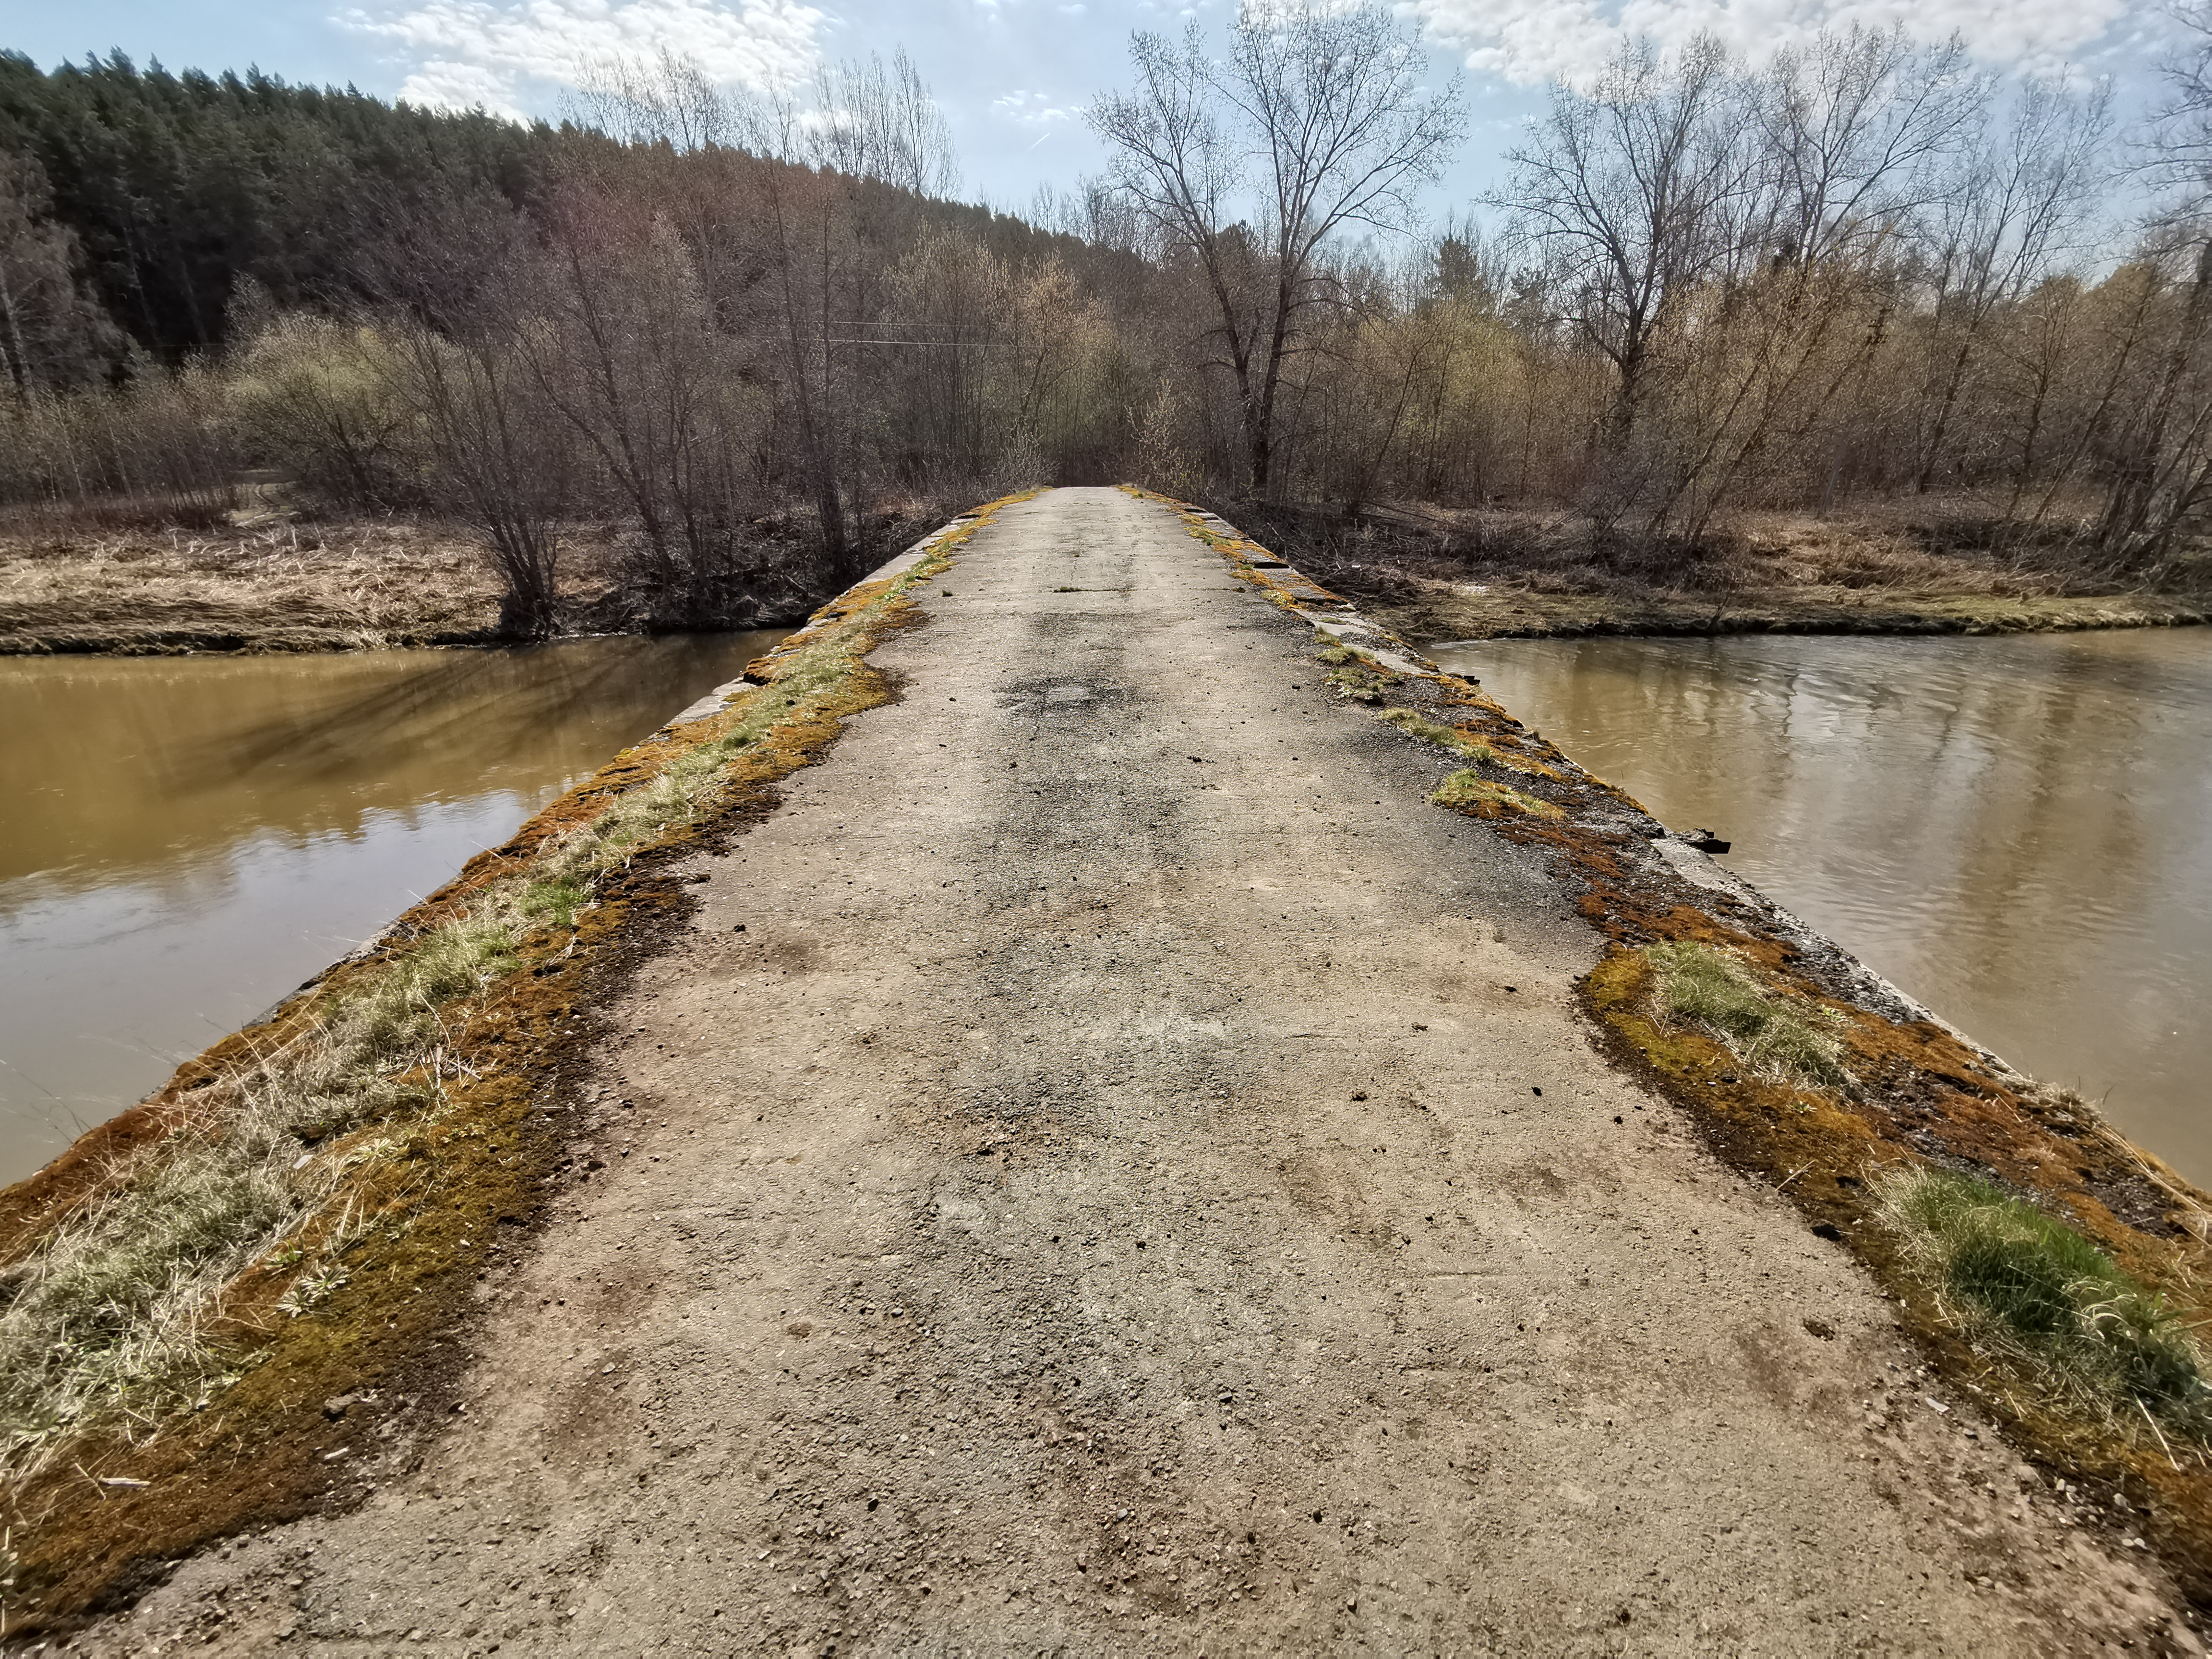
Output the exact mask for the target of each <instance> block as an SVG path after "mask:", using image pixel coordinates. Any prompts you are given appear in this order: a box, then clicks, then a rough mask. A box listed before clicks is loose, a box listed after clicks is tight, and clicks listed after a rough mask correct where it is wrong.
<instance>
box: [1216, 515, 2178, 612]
mask: <svg viewBox="0 0 2212 1659" xmlns="http://www.w3.org/2000/svg"><path fill="white" fill-rule="evenodd" d="M1981 505H1982V504H1980V503H1978V502H1976V501H1970V500H1953V499H1942V498H1938V499H1936V500H1933V501H1930V500H1928V499H1926V498H1916V499H1914V500H1911V501H1904V502H1899V503H1888V504H1883V505H1880V506H1876V507H1867V508H1863V509H1859V510H1856V511H1853V512H1850V513H1837V514H1835V515H1833V516H1832V517H1827V518H1820V517H1815V516H1814V515H1812V514H1809V513H1759V514H1748V515H1746V516H1745V517H1743V518H1742V519H1741V520H1739V521H1738V522H1737V523H1736V524H1735V525H1734V526H1731V527H1730V528H1729V530H1728V531H1727V532H1725V533H1723V534H1719V535H1717V536H1716V537H1715V538H1713V539H1712V540H1711V542H1710V543H1709V544H1706V545H1704V546H1701V547H1699V548H1694V549H1692V548H1686V547H1682V546H1679V545H1670V544H1653V543H1650V542H1644V541H1638V540H1635V539H1633V538H1626V537H1621V536H1615V535H1610V534H1607V533H1603V532H1600V531H1599V530H1598V529H1596V528H1595V526H1592V525H1591V524H1590V523H1589V520H1587V519H1585V518H1583V517H1581V516H1578V515H1576V514H1571V513H1564V512H1559V511H1534V510H1525V509H1515V508H1504V507H1496V508H1462V509H1443V508H1434V507H1376V508H1370V509H1367V510H1364V511H1363V512H1361V513H1358V514H1355V515H1353V516H1352V517H1350V518H1345V517H1342V516H1328V515H1322V514H1320V513H1312V512H1308V511H1304V510H1300V509H1297V508H1293V507H1284V506H1279V505H1272V504H1270V505H1262V504H1255V503H1249V502H1247V503H1237V504H1235V505H1225V506H1224V507H1222V509H1221V510H1222V511H1223V512H1224V513H1227V514H1228V515H1229V516H1230V517H1231V518H1233V519H1236V520H1237V521H1238V522H1240V523H1243V524H1246V525H1247V526H1249V527H1250V528H1251V529H1252V530H1253V532H1254V533H1255V534H1258V535H1261V536H1263V537H1267V538H1270V539H1272V540H1273V543H1274V544H1275V545H1276V546H1277V547H1278V549H1279V550H1280V551H1281V552H1282V553H1283V555H1284V556H1285V557H1287V558H1291V559H1294V560H1296V561H1297V564H1298V566H1299V568H1302V569H1304V571H1306V572H1307V573H1308V574H1310V575H1311V576H1312V577H1313V578H1314V579H1315V580H1317V581H1320V582H1323V583H1325V584H1327V585H1328V586H1329V587H1330V588H1331V589H1332V590H1334V591H1335V592H1340V593H1342V594H1344V595H1346V597H1347V598H1351V599H1356V600H1358V603H1359V604H1360V605H1361V606H1362V608H1363V609H1364V610H1365V611H1366V612H1367V614H1368V615H1369V616H1370V617H1374V618H1375V619H1376V621H1378V622H1380V623H1383V625H1384V626H1386V627H1389V628H1391V629H1395V630H1396V631H1397V632H1398V633H1400V634H1401V635H1404V636H1405V637H1407V638H1408V639H1413V640H1419V641H1428V642H1441V641H1452V640H1482V639H1500V638H1512V637H1545V636H1553V635H1587V634H1692V635H1708V634H1737V633H1792V634H2001V633H2030V632H2058V631H2064V630H2069V629H2090V628H2137V627H2171V626H2178V625H2185V624H2193V623H2204V622H2207V621H2212V556H2208V554H2207V552H2206V550H2203V549H2195V550H2191V552H2190V553H2189V555H2188V556H2185V557H2184V558H2181V559H2179V560H2176V561H2174V562H2172V563H2171V564H2169V565H2167V566H2166V567H2163V568H2160V569H2158V570H2156V571H2153V572H2145V573H2131V574H2130V573H2122V572H2116V571H2112V570H2109V569H2103V568H2099V567H2098V566H2097V565H2096V563H2095V562H2094V561H2093V559H2092V558H2091V557H2090V556H2089V555H2088V554H2087V552H2086V551H2084V550H2082V549H2081V547H2080V546H2079V545H2077V544H2076V543H2075V542H2074V541H2071V540H2069V538H2068V537H2067V536H2066V535H2065V534H2063V533H2062V532H2059V531H2057V530H2046V531H2044V532H2038V533H2037V534H2036V535H2033V536H2029V535H2027V534H2026V533H2025V532H2018V533H2015V532H2007V531H2006V530H2005V529H2004V527H2003V526H1999V525H1993V524H1991V523H1990V522H1989V521H1988V520H1987V519H1986V517H1985V516H1977V514H1978V512H1979V511H1980V509H1981Z"/></svg>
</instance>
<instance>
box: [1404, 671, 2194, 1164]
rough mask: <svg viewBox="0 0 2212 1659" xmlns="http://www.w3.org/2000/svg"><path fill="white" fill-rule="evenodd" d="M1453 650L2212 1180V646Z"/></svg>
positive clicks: (1619, 774) (1658, 805)
mask: <svg viewBox="0 0 2212 1659" xmlns="http://www.w3.org/2000/svg"><path fill="white" fill-rule="evenodd" d="M1434 654H1435V655H1436V656H1437V659H1438V660H1439V661H1440V662H1443V663H1444V664H1446V665H1448V666H1449V667H1451V668H1452V669H1453V670H1454V671H1457V672H1460V673H1463V674H1468V675H1472V676H1474V677H1477V678H1480V679H1481V681H1482V683H1483V688H1484V690H1487V691H1490V692H1491V693H1492V694H1493V695H1494V696H1497V697H1498V700H1499V701H1500V702H1503V703H1504V705H1505V706H1506V708H1509V709H1510V710H1511V711H1512V713H1513V714H1516V715H1517V716H1518V717H1519V718H1520V719H1521V720H1523V721H1525V722H1527V723H1528V725H1530V726H1534V727H1535V728H1536V729H1538V730H1539V731H1541V732H1542V733H1543V734H1544V735H1545V736H1546V737H1547V738H1550V739H1551V740H1552V741H1553V743H1556V744H1559V747H1560V748H1562V749H1564V750H1566V752H1567V753H1568V754H1570V755H1571V756H1573V757H1574V758H1575V759H1576V760H1577V761H1579V762H1580V763H1582V764H1583V765H1584V766H1586V767H1588V768H1589V769H1590V770H1591V771H1593V772H1595V773H1596V774H1598V775H1600V776H1601V777H1604V778H1606V779H1608V780H1609V781H1612V782H1613V783H1615V784H1618V785H1619V786H1620V787H1622V788H1624V789H1626V790H1627V791H1628V792H1629V793H1631V794H1632V795H1634V796H1636V797H1637V798H1638V799H1639V800H1641V801H1642V802H1643V803H1644V805H1646V806H1647V807H1649V808H1650V810H1651V811H1653V812H1654V813H1656V815H1657V816H1658V817H1660V819H1661V820H1662V821H1663V822H1664V823H1667V824H1668V826H1669V827H1670V828H1673V829H1688V828H1692V827H1698V826H1705V827H1710V828H1711V829H1713V830H1714V831H1715V832H1716V833H1717V834H1718V835H1719V836H1722V837H1723V838H1724V839H1727V840H1729V841H1731V842H1734V844H1735V846H1734V850H1733V851H1732V852H1731V853H1730V854H1729V855H1728V857H1727V858H1726V859H1725V860H1723V861H1724V862H1725V863H1726V864H1727V866H1729V868H1730V869H1732V870H1735V872H1738V873H1739V874H1741V875H1742V876H1744V877H1746V878H1748V879H1749V880H1750V881H1752V882H1753V884H1756V885H1757V886H1759V888H1760V889H1761V890H1763V891H1765V892H1766V893H1767V894H1768V895H1770V896H1771V897H1773V898H1774V899H1775V900H1776V901H1777V902H1779V903H1781V904H1783V905H1784V906H1786V907H1787V908H1790V909H1791V910H1793V911H1795V912H1796V914H1797V915H1800V916H1802V917H1803V918H1804V919H1805V921H1808V922H1809V923H1811V924H1812V925H1813V926H1814V927H1816V928H1818V929H1819V930H1820V931H1821V932H1822V933H1826V934H1828V935H1829V936H1830V937H1831V938H1833V939H1837V940H1838V941H1840V942H1841V943H1842V944H1844V945H1846V946H1848V947H1849V948H1850V950H1852V951H1854V952H1856V953H1857V955H1858V956H1859V957H1861V958H1862V959H1863V960H1864V961H1865V962H1866V963H1868V964H1869V965H1870V966H1871V967H1873V968H1874V969H1875V971H1877V972H1878V973H1881V974H1882V975H1885V976H1887V978H1889V979H1890V980H1892V981H1895V982H1896V983H1897V984H1899V985H1900V986H1902V987H1904V988H1905V990H1907V991H1909V992H1910V993H1911V994H1913V995H1914V996H1916V997H1917V998H1918V999H1919V1000H1921V1001H1923V1002H1924V1003H1925V1004H1927V1005H1928V1006H1929V1007H1931V1008H1933V1009H1935V1010H1936V1012H1939V1013H1941V1014H1942V1016H1943V1017H1944V1018H1947V1019H1948V1020H1950V1021H1951V1022H1952V1023H1953V1024H1955V1025H1957V1026H1959V1027H1960V1028H1961V1029H1962V1030H1966V1031H1967V1032H1968V1033H1970V1034H1971V1035H1972V1036H1974V1037H1976V1038H1977V1039H1978V1040H1979V1041H1980V1042H1984V1043H1985V1044H1987V1045H1988V1046H1989V1047H1990V1048H1994V1049H1996V1051H1997V1052H1998V1053H1999V1054H2002V1055H2004V1057H2005V1058H2006V1059H2008V1060H2010V1061H2012V1063H2013V1064H2014V1065H2015V1066H2020V1067H2021V1069H2023V1070H2025V1071H2027V1072H2031V1073H2034V1074H2035V1075H2037V1076H2039V1077H2042V1078H2045V1079H2049V1080H2050V1081H2052V1082H2055V1083H2062V1084H2065V1085H2069V1086H2071V1087H2074V1088H2076V1089H2078V1090H2080V1091H2081V1092H2082V1093H2083V1094H2084V1095H2086V1096H2087V1097H2089V1098H2091V1099H2092V1100H2098V1101H2101V1102H2102V1103H2103V1104H2104V1107H2105V1109H2106V1113H2107V1114H2108V1115H2109V1116H2110V1117H2111V1118H2112V1121H2113V1122H2114V1123H2115V1124H2117V1125H2118V1127H2120V1128H2121V1129H2122V1131H2123V1132H2124V1133H2126V1134H2127V1135H2129V1137H2130V1139H2134V1140H2136V1142H2137V1143H2138V1144H2140V1145H2142V1146H2148V1147H2149V1148H2150V1149H2151V1150H2153V1151H2154V1152H2157V1153H2159V1154H2160V1156H2161V1157H2163V1158H2166V1160H2167V1162H2169V1163H2171V1164H2173V1165H2174V1166H2175V1167H2176V1168H2178V1169H2179V1170H2181V1171H2182V1172H2183V1173H2184V1174H2185V1175H2187V1176H2190V1177H2191V1179H2192V1180H2195V1181H2197V1182H2200V1183H2204V1184H2208V1185H2212V991H2208V986H2212V631H2207V630H2205V629H2176V630H2168V629H2142V630H2136V631H2128V632H2117V633H2103V634H2072V635H2015V636H2011V637H2007V638H1998V639H1924V638H1923V639H1857V638H1820V637H1789V636H1737V637H1733V638H1726V639H1714V640H1673V639H1607V640H1588V641H1565V640H1501V641H1490V642H1486V643H1484V644H1481V645H1479V646H1473V645H1470V646H1464V647H1457V648H1455V649H1451V650H1448V651H1440V652H1437V653H1434Z"/></svg>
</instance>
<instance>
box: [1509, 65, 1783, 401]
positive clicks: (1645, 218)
mask: <svg viewBox="0 0 2212 1659" xmlns="http://www.w3.org/2000/svg"><path fill="white" fill-rule="evenodd" d="M1745 114H1746V110H1745V98H1744V88H1743V86H1742V83H1741V79H1740V78H1739V76H1738V74H1737V70H1736V66H1735V63H1734V61H1733V60H1732V59H1731V58H1729V54H1728V53H1727V52H1725V51H1724V50H1723V48H1722V46H1721V45H1720V43H1719V42H1718V41H1717V40H1713V39H1712V38H1711V37H1710V36H1699V38H1698V39H1696V40H1692V42H1691V43H1690V44H1689V45H1688V46H1686V48H1685V49H1684V50H1683V51H1682V52H1681V53H1680V55H1679V56H1678V57H1677V58H1674V59H1673V60H1672V61H1668V60H1665V59H1662V58H1661V56H1660V54H1659V52H1658V49H1657V48H1656V46H1654V45H1653V44H1652V43H1651V42H1650V40H1633V41H1630V42H1627V43H1626V44H1624V45H1623V46H1622V47H1621V49H1620V52H1619V53H1618V54H1617V55H1616V56H1615V57H1614V58H1613V61H1612V63H1610V64H1607V66H1606V69H1605V71H1604V73H1603V74H1601V76H1599V77H1598V79H1597V82H1596V83H1595V85H1594V86H1593V87H1592V88H1590V90H1589V91H1588V92H1582V91H1578V90H1577V89H1575V88H1571V87H1569V86H1566V85H1564V84H1554V85H1553V88H1552V105H1551V108H1550V110H1549V111H1548V112H1547V113H1546V114H1545V116H1544V118H1542V119H1541V121H1540V122H1538V123H1537V124H1536V125H1535V127H1534V131H1532V132H1531V134H1530V136H1529V139H1528V143H1526V144H1525V145H1523V146H1522V148H1520V149H1516V150H1513V151H1511V152H1510V153H1509V155H1508V156H1507V160H1508V161H1510V163H1511V165H1512V168H1513V175H1512V181H1511V183H1510V185H1509V186H1508V187H1507V188H1506V189H1505V190H1504V191H1502V192H1500V193H1499V194H1498V196H1496V197H1493V200H1495V201H1496V202H1497V204H1498V205H1499V206H1501V207H1504V208H1506V209H1509V210H1511V211H1512V212H1514V213H1515V214H1516V215H1517V216H1519V219H1520V222H1521V224H1522V228H1523V230H1524V232H1525V233H1526V234H1528V235H1529V236H1530V237H1531V238H1532V239H1533V240H1534V243H1535V245H1536V246H1537V247H1538V249H1539V250H1540V251H1541V252H1542V254H1543V255H1544V256H1545V258H1546V259H1547V263H1548V264H1550V265H1551V266H1552V267H1553V272H1552V274H1553V282H1554V283H1555V285H1556V286H1557V287H1558V288H1559V289H1561V290H1562V291H1564V292H1565V294H1566V295H1568V296H1570V299H1571V303H1572V305H1573V307H1574V321H1575V324H1576V325H1577V328H1578V329H1579V330H1580V331H1581V332H1582V335H1583V338H1584V339H1585V340H1586V341H1587V342H1588V343H1589V344H1590V345H1591V346H1593V347H1595V349H1597V350H1599V351H1600V352H1601V353H1603V354H1604V356H1605V357H1606V360H1607V362H1610V363H1611V364H1612V365H1613V370H1614V373H1615V374H1616V375H1617V376H1618V378H1619V389H1618V395H1617V397H1616V398H1615V401H1614V405H1613V422H1612V424H1613V438H1614V440H1615V441H1616V442H1617V443H1618V442H1620V441H1624V440H1626V438H1627V437H1628V435H1630V433H1631V431H1632V429H1633V428H1634V426H1635V423H1636V416H1637V411H1638V408H1639V406H1640V405H1641V404H1642V402H1643V399H1644V392H1645V388H1646V386H1647V384H1648V382H1649V380H1650V375H1651V374H1652V372H1653V369H1654V368H1655V367H1656V354H1657V352H1658V350H1659V345H1660V341H1661V340H1662V337H1663V336H1664V334H1665V331H1666V330H1667V329H1668V326H1669V325H1671V324H1672V322H1673V320H1674V313H1676V311H1677V310H1679V309H1680V306H1681V304H1682V301H1684V299H1685V298H1686V296H1687V295H1689V294H1690V293H1691V292H1692V290H1693V289H1695V288H1696V287H1697V285H1698V284H1699V283H1704V282H1706V281H1708V280H1710V279H1711V278H1713V277H1714V276H1717V275H1719V274H1721V273H1722V271H1723V270H1724V269H1725V268H1726V266H1727V264H1728V263H1729V259H1730V258H1731V257H1732V256H1733V255H1734V253H1735V252H1736V247H1737V237H1736V234H1735V233H1736V226H1735V224H1734V223H1733V222H1732V221H1731V215H1732V213H1733V212H1734V211H1735V210H1737V209H1738V208H1739V207H1740V206H1741V204H1742V202H1743V201H1744V200H1745V198H1746V197H1747V195H1748V194H1749V191H1750V188H1751V168H1752V164H1753V160H1754V155H1753V152H1752V151H1751V150H1750V149H1748V148H1747V146H1746V144H1745V143H1743V141H1742V137H1743V133H1744V131H1745V120H1744V117H1745Z"/></svg>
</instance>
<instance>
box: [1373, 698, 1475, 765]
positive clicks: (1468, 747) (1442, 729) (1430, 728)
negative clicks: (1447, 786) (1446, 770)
mask: <svg viewBox="0 0 2212 1659" xmlns="http://www.w3.org/2000/svg"><path fill="white" fill-rule="evenodd" d="M1376 719H1377V720H1387V721H1389V723H1390V724H1391V725H1393V726H1396V727H1397V728H1398V729H1399V730H1400V731H1401V732H1404V733H1405V734H1406V735H1407V737H1409V738H1424V739H1425V740H1426V741H1428V742H1430V743H1436V744H1443V746H1444V747H1445V748H1447V749H1453V750H1458V751H1459V752H1460V753H1461V754H1462V755H1465V756H1466V757H1468V759H1469V760H1472V761H1474V763H1477V764H1478V765H1485V766H1487V765H1492V764H1495V763H1497V761H1498V752H1497V750H1493V749H1492V747H1491V746H1490V745H1489V744H1486V743H1485V742H1483V741H1482V740H1481V739H1480V738H1472V737H1469V736H1468V734H1467V733H1466V732H1462V731H1461V730H1459V729H1458V728H1457V727H1456V726H1439V725H1438V724H1437V722H1436V721H1434V720H1431V719H1429V718H1428V717H1427V716H1426V715H1424V714H1416V713H1415V712H1414V711H1413V709H1410V708H1386V709H1384V710H1383V712H1382V713H1381V714H1377V715H1376Z"/></svg>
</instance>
